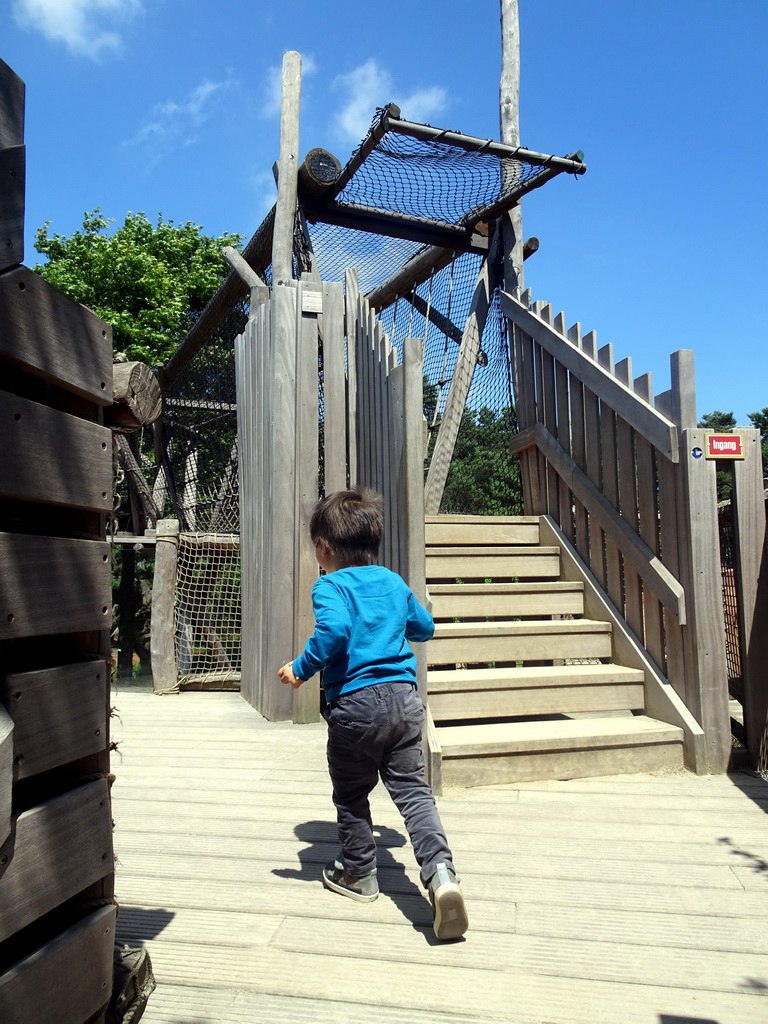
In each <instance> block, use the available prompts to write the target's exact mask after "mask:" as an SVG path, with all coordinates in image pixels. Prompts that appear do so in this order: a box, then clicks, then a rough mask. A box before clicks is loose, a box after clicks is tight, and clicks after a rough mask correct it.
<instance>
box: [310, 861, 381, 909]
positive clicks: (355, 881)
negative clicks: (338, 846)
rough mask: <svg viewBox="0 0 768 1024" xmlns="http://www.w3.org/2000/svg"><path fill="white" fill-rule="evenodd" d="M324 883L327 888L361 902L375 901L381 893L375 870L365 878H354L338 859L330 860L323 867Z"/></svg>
mask: <svg viewBox="0 0 768 1024" xmlns="http://www.w3.org/2000/svg"><path fill="white" fill-rule="evenodd" d="M323 885H324V886H325V887H326V889H333V891H334V892H340V893H341V895H342V896H349V898H350V899H351V900H357V901H358V902H359V903H373V901H374V900H375V899H377V898H378V895H379V883H378V882H377V880H376V872H375V871H373V872H371V874H370V875H365V876H364V877H363V878H353V877H352V876H351V875H348V874H347V870H346V868H345V867H344V865H343V864H342V863H341V861H338V860H332V861H329V862H328V863H327V864H326V865H325V867H324V868H323Z"/></svg>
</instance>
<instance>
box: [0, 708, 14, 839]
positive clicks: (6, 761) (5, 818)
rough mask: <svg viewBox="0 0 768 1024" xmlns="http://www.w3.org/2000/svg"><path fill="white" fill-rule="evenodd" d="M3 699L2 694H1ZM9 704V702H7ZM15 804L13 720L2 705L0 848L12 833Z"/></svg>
mask: <svg viewBox="0 0 768 1024" xmlns="http://www.w3.org/2000/svg"><path fill="white" fill-rule="evenodd" d="M0 697H2V694H0ZM6 703H7V702H6ZM12 804H13V719H12V718H11V716H10V715H9V714H8V712H7V711H6V710H5V708H4V707H3V705H2V704H0V846H2V845H3V843H4V842H5V840H6V839H7V838H8V836H9V835H10V832H11V806H12Z"/></svg>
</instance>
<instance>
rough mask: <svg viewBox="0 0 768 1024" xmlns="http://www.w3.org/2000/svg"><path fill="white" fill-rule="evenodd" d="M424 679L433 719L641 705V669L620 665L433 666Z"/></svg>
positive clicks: (443, 720) (550, 712)
mask: <svg viewBox="0 0 768 1024" xmlns="http://www.w3.org/2000/svg"><path fill="white" fill-rule="evenodd" d="M427 681H428V689H429V707H430V710H431V712H432V718H433V719H434V721H435V722H445V721H457V720H462V721H468V720H472V719H477V718H512V717H515V716H522V715H552V714H566V715H569V714H573V713H575V712H585V711H627V710H642V709H643V707H644V706H645V694H644V686H643V683H644V676H643V673H642V672H641V671H640V670H639V669H632V668H624V667H623V666H620V665H559V666H553V665H547V666H532V667H530V668H525V667H522V668H500V669H477V668H476V669H454V670H453V671H450V670H442V671H441V670H433V671H431V672H429V674H428V680H427Z"/></svg>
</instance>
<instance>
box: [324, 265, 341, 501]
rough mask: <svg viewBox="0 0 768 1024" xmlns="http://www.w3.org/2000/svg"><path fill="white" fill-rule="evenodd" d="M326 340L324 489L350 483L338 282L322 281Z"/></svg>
mask: <svg viewBox="0 0 768 1024" xmlns="http://www.w3.org/2000/svg"><path fill="white" fill-rule="evenodd" d="M319 328H320V336H321V338H322V343H323V413H324V419H323V423H324V433H323V442H324V450H325V454H324V460H323V469H324V473H325V493H326V494H331V493H332V492H333V491H340V490H343V489H344V488H345V487H346V486H347V399H346V380H345V373H344V295H343V293H342V287H341V285H340V284H336V283H332V282H330V283H325V284H323V313H322V316H321V317H320V318H319Z"/></svg>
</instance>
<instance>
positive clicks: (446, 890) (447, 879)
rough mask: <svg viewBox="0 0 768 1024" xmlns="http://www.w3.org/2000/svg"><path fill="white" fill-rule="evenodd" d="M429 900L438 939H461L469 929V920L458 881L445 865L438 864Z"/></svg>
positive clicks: (430, 887) (430, 883)
mask: <svg viewBox="0 0 768 1024" xmlns="http://www.w3.org/2000/svg"><path fill="white" fill-rule="evenodd" d="M429 900H430V903H431V904H432V910H433V912H434V915H435V923H434V926H433V927H434V930H435V935H436V936H437V937H438V939H442V940H448V939H460V938H461V936H462V935H463V934H464V932H465V931H466V930H467V928H469V919H468V917H467V909H466V907H465V906H464V897H463V896H462V894H461V886H460V885H459V882H458V879H457V878H456V875H455V874H454V873H453V871H451V869H450V868H449V867H447V866H446V865H445V864H438V865H437V871H435V873H434V875H432V877H431V878H430V880H429Z"/></svg>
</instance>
